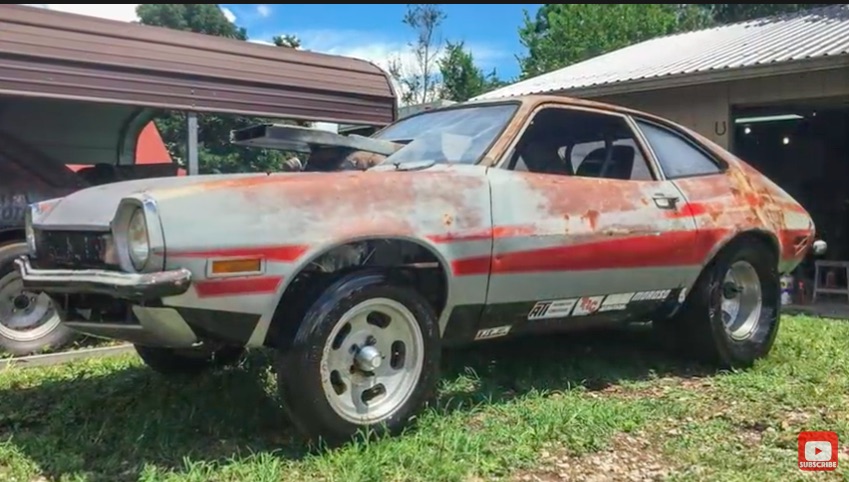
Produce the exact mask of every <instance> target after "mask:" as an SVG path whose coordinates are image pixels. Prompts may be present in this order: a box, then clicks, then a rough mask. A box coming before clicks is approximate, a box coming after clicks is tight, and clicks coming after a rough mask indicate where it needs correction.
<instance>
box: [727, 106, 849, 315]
mask: <svg viewBox="0 0 849 482" xmlns="http://www.w3.org/2000/svg"><path fill="white" fill-rule="evenodd" d="M732 116H733V120H734V136H733V145H732V150H733V151H734V153H735V154H737V155H738V156H740V157H741V158H743V159H745V160H746V161H747V162H749V163H750V164H752V165H753V166H754V167H755V168H757V169H758V170H759V171H761V172H763V173H764V174H766V175H767V176H768V177H769V178H770V179H772V180H773V181H774V182H775V183H776V184H778V185H779V186H781V187H782V188H783V189H784V190H786V191H787V192H788V193H790V194H791V195H792V196H793V197H795V198H796V199H797V200H799V202H800V203H802V205H803V206H805V208H806V209H807V210H808V211H809V212H810V213H811V217H812V218H813V220H814V223H816V227H817V232H818V236H819V237H821V238H822V239H824V240H826V241H827V242H828V246H829V248H828V252H827V254H826V258H827V259H828V260H829V261H831V262H837V263H841V262H849V99H846V98H837V99H823V100H816V101H805V102H786V103H781V104H775V105H766V106H747V107H735V108H734V109H733V110H732ZM813 261H814V260H813V259H808V260H807V261H806V263H804V264H803V265H802V266H801V267H800V270H799V271H798V272H797V273H796V276H797V277H802V278H804V279H809V280H810V281H811V282H812V281H813V278H814V274H815V269H814V262H813ZM847 265H849V263H847ZM834 266H837V267H838V269H835V270H833V275H832V276H833V277H836V278H837V279H834V278H832V279H830V280H829V281H828V282H829V283H830V284H836V285H838V286H847V282H849V280H847V279H846V278H847V270H846V269H844V268H842V267H840V266H841V265H840V264H835V265H834ZM834 266H831V267H834ZM831 267H830V268H831ZM830 271H831V270H830ZM826 274H828V273H826ZM820 281H821V283H825V282H826V280H824V279H822V280H820ZM841 301H842V302H843V303H846V302H847V296H846V295H843V296H842V300H841Z"/></svg>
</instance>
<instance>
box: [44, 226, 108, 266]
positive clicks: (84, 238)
mask: <svg viewBox="0 0 849 482" xmlns="http://www.w3.org/2000/svg"><path fill="white" fill-rule="evenodd" d="M105 235H107V233H102V232H90V231H43V230H36V231H35V248H36V264H37V265H38V266H39V267H42V268H76V269H80V268H105V267H106V263H104V262H103V253H104V251H105V250H106V240H105V239H104V236H105Z"/></svg>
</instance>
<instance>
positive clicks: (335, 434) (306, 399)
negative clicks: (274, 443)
mask: <svg viewBox="0 0 849 482" xmlns="http://www.w3.org/2000/svg"><path fill="white" fill-rule="evenodd" d="M439 359H440V347H439V330H438V324H437V319H436V315H435V313H434V311H433V309H432V308H431V306H430V305H429V304H428V302H427V301H426V300H425V299H424V298H423V297H422V296H421V295H420V294H419V293H418V292H416V291H415V290H414V289H412V288H408V287H405V286H399V285H396V284H392V283H390V282H389V281H388V280H387V278H386V277H385V276H384V275H383V274H380V273H353V274H351V275H348V276H347V277H345V278H343V279H341V280H339V281H337V282H336V283H334V284H333V285H331V286H330V287H329V288H327V289H326V290H325V291H324V292H323V293H322V295H321V296H319V298H318V299H317V300H316V301H315V303H313V305H312V306H311V307H310V308H309V309H308V310H307V312H306V315H305V317H304V320H303V322H302V323H301V325H300V327H299V329H298V332H297V334H296V335H295V339H294V341H293V343H292V345H291V347H289V348H288V349H284V350H282V351H281V353H280V358H279V364H278V367H277V376H278V388H279V390H280V396H281V399H282V400H283V405H284V407H285V408H286V410H287V412H288V414H289V416H290V418H291V420H292V422H293V423H294V424H295V426H296V427H297V428H298V429H299V430H300V431H301V432H302V433H303V434H304V435H306V436H307V437H308V438H309V439H310V440H311V441H318V440H323V441H324V442H326V443H328V444H330V445H336V444H338V443H343V442H344V441H346V440H349V439H351V437H353V436H354V435H356V434H357V432H358V431H360V430H363V429H365V430H368V431H371V432H372V433H374V434H378V435H380V434H384V433H388V434H397V433H398V432H400V431H402V430H403V429H404V428H405V427H407V426H408V425H409V424H410V422H411V421H412V419H413V418H414V417H415V416H416V415H417V414H418V413H419V412H420V411H421V410H422V409H423V408H424V407H425V406H426V405H427V404H428V403H429V402H430V401H431V400H432V399H433V398H434V396H435V393H436V386H437V382H438V377H439Z"/></svg>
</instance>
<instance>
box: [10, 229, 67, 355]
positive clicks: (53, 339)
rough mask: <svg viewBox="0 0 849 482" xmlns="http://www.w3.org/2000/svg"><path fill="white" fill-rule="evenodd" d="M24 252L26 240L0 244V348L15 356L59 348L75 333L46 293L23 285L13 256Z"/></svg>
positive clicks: (15, 256)
mask: <svg viewBox="0 0 849 482" xmlns="http://www.w3.org/2000/svg"><path fill="white" fill-rule="evenodd" d="M26 253H27V246H26V243H22V242H17V241H15V242H12V243H7V244H5V245H2V246H0V351H5V352H7V353H10V354H12V355H15V356H24V355H31V354H33V353H38V352H42V351H44V350H46V349H48V348H49V349H53V350H59V349H61V348H64V347H66V346H68V345H69V344H70V343H71V342H73V341H74V340H75V339H76V338H77V336H78V335H77V333H76V332H74V331H73V330H71V329H70V328H68V327H67V326H65V325H64V324H62V312H61V310H60V309H59V307H58V306H56V303H55V302H54V301H53V299H52V298H51V297H50V296H49V295H47V294H46V293H36V292H31V291H28V290H25V289H24V286H23V281H22V280H21V275H20V273H18V270H17V269H16V268H15V263H14V260H15V258H17V257H19V256H22V255H24V254H26Z"/></svg>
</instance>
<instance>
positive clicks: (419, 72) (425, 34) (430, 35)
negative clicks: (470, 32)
mask: <svg viewBox="0 0 849 482" xmlns="http://www.w3.org/2000/svg"><path fill="white" fill-rule="evenodd" d="M443 20H445V12H443V11H442V7H440V6H439V4H432V3H419V4H408V5H407V13H406V14H405V15H404V19H403V22H404V24H405V25H407V26H409V27H410V28H412V29H413V30H414V31H415V32H416V40H415V41H414V42H411V43H410V44H409V45H410V49H411V50H412V53H413V56H414V58H415V65H414V66H413V70H412V72H409V71H404V68H403V66H402V65H401V61H400V59H394V60H393V61H392V62H390V65H389V73H390V74H391V75H392V77H394V78H395V80H396V81H397V82H398V83H399V84H401V89H402V94H401V101H402V102H403V103H405V104H412V103H425V102H429V101H431V100H433V99H434V97H435V96H436V95H435V94H437V93H438V89H437V88H436V87H437V82H438V78H437V77H436V75H434V72H435V71H436V70H438V65H437V62H436V59H437V57H438V56H439V54H440V51H441V48H442V40H441V38H440V36H439V33H440V32H439V30H440V27H441V25H442V21H443Z"/></svg>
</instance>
